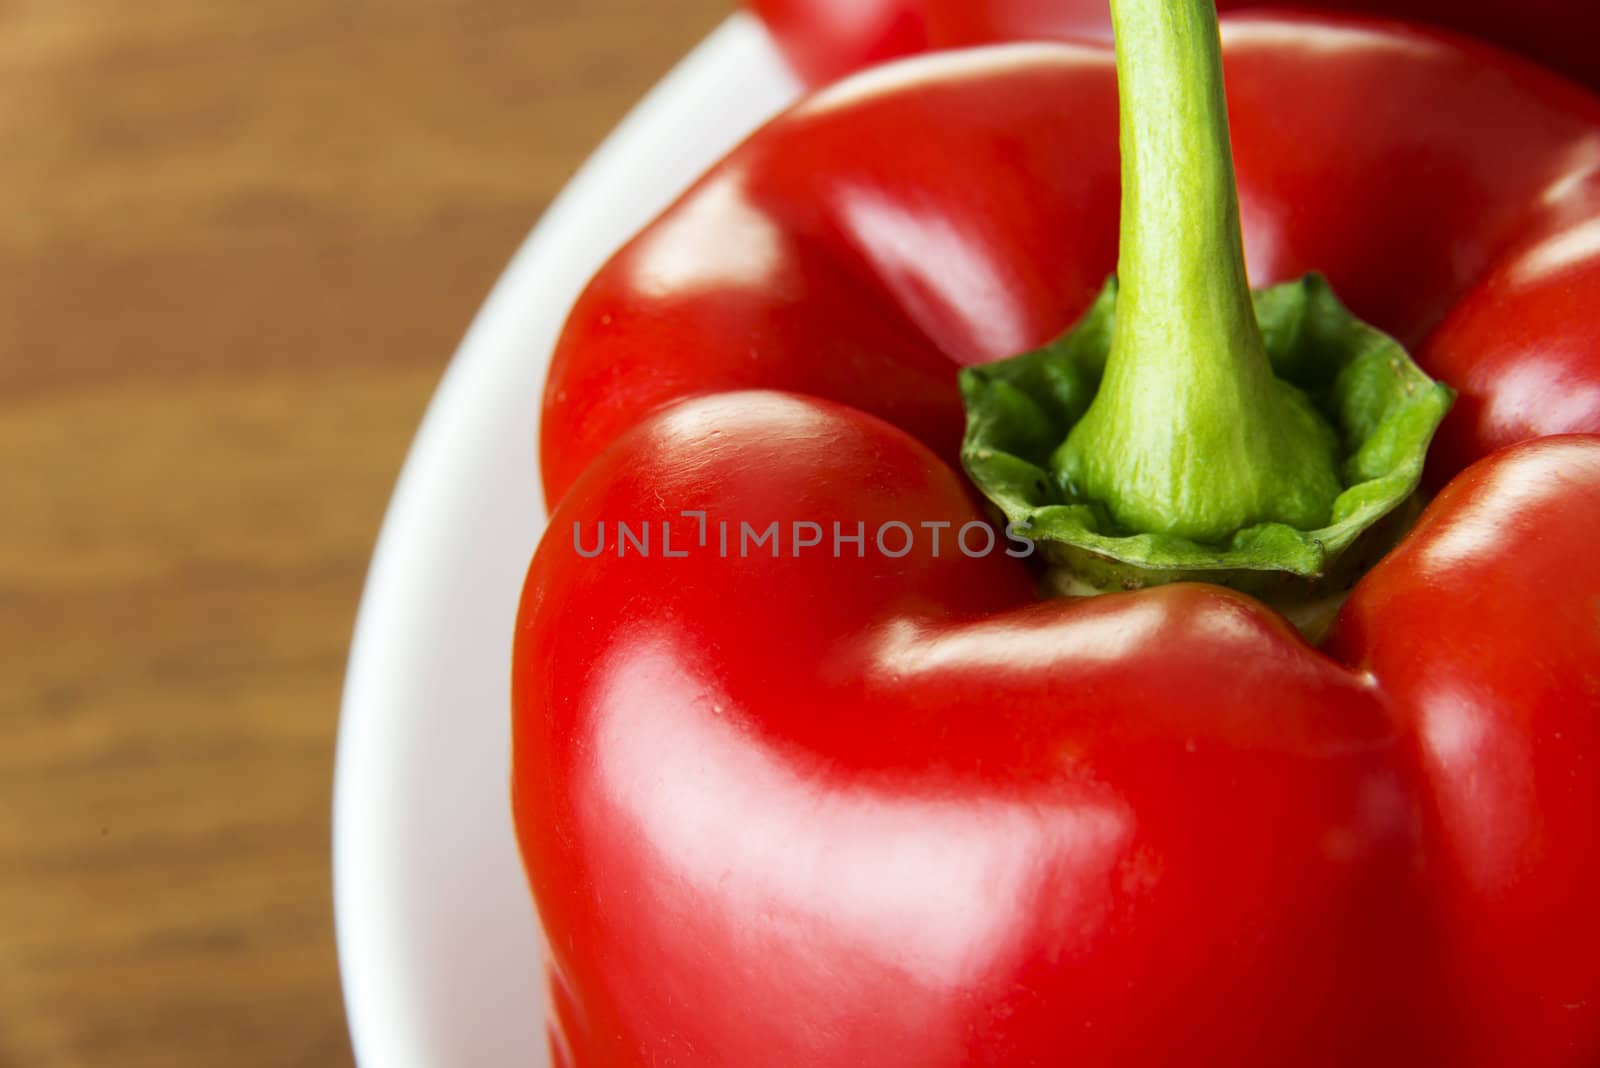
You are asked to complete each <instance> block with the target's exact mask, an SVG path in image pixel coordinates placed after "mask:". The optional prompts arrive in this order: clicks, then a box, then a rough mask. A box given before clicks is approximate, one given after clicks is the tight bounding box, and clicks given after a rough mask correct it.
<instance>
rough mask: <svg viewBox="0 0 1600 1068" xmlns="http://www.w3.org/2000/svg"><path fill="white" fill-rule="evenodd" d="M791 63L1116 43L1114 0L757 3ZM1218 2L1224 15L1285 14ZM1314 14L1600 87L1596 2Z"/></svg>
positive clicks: (1459, 1) (1479, 0) (1369, 7)
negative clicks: (1469, 45) (1491, 48)
mask: <svg viewBox="0 0 1600 1068" xmlns="http://www.w3.org/2000/svg"><path fill="white" fill-rule="evenodd" d="M749 6H750V7H751V8H753V9H754V10H755V12H756V13H757V14H759V15H760V16H761V18H762V20H763V21H765V22H766V24H767V26H768V27H769V28H770V29H771V30H772V33H773V36H774V37H776V38H777V41H778V45H779V47H781V48H782V49H783V53H784V55H785V57H786V58H787V59H788V60H789V63H790V65H791V66H793V67H794V69H795V70H796V71H797V72H798V73H799V74H800V75H801V77H803V78H805V80H806V81H807V82H808V83H810V84H812V85H822V84H825V83H827V82H830V81H833V80H834V79H835V78H838V77H840V76H841V75H845V74H848V73H850V72H851V71H854V70H859V69H860V68H862V67H865V66H870V65H871V64H873V63H878V62H881V61H883V60H886V59H893V58H895V57H898V56H908V55H912V54H913V53H916V52H926V51H928V50H930V49H944V48H962V47H967V46H970V45H978V44H994V43H999V42H1005V41H1028V40H1069V41H1097V42H1101V43H1106V44H1109V43H1110V41H1111V20H1110V18H1109V17H1108V13H1109V8H1108V7H1107V4H1106V0H749ZM1284 6H1285V3H1284V2H1274V0H1218V2H1217V7H1219V8H1220V9H1221V10H1222V11H1223V12H1224V13H1226V12H1229V11H1235V10H1241V9H1249V8H1263V7H1265V8H1282V7H1284ZM1287 6H1292V7H1294V8H1297V9H1301V10H1307V11H1326V12H1351V13H1366V14H1373V15H1384V16H1388V17H1391V18H1397V19H1408V20H1411V21H1415V22H1425V23H1430V24H1432V25H1435V26H1440V27H1443V28H1445V29H1450V30H1455V31H1456V32H1458V33H1467V34H1472V35H1473V36H1476V37H1481V38H1483V39H1484V40H1487V41H1493V42H1495V43H1496V44H1499V45H1500V46H1502V47H1504V48H1509V49H1512V50H1514V51H1517V52H1521V53H1522V54H1523V55H1525V56H1529V57H1531V58H1533V59H1536V60H1538V61H1540V62H1541V63H1544V64H1545V65H1546V66H1549V67H1551V68H1553V69H1555V70H1558V71H1560V72H1562V73H1563V74H1565V75H1566V76H1567V77H1569V78H1573V79H1576V80H1577V81H1579V82H1582V83H1584V84H1585V85H1588V86H1589V87H1590V88H1592V89H1600V57H1597V54H1596V42H1597V41H1600V4H1596V3H1594V0H1288V3H1287Z"/></svg>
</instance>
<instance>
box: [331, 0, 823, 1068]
mask: <svg viewBox="0 0 1600 1068" xmlns="http://www.w3.org/2000/svg"><path fill="white" fill-rule="evenodd" d="M797 94H798V86H797V84H796V82H795V81H794V79H793V78H792V76H791V75H789V74H788V72H787V71H786V70H785V69H784V67H783V65H782V63H781V61H780V60H779V58H778V55H777V52H776V51H775V50H774V48H773V46H772V43H771V41H770V39H769V38H768V37H767V35H766V33H765V31H764V30H763V29H762V28H761V27H760V25H759V24H758V23H757V22H755V21H754V20H753V19H751V18H750V17H749V16H746V15H737V16H734V17H733V18H731V19H729V20H728V21H727V22H726V23H724V24H723V25H722V26H721V27H720V28H719V29H717V30H716V32H714V33H713V34H712V35H711V36H710V37H709V38H707V39H706V40H705V41H704V42H703V43H702V44H701V45H700V46H699V47H698V48H696V49H695V51H694V52H693V53H691V54H690V55H689V56H688V58H686V59H685V60H684V61H683V62H682V63H681V64H679V65H678V67H677V68H676V69H675V70H673V71H672V73H671V74H669V75H668V76H667V77H666V78H665V79H663V80H662V82H661V83H660V84H659V85H658V86H657V87H656V88H655V89H654V90H652V91H651V93H650V94H649V95H648V96H647V97H646V98H645V99H644V101H643V102H642V103H641V104H639V106H638V107H637V108H635V109H634V111H633V112H632V113H631V114H630V115H629V116H628V117H627V119H625V120H624V121H623V123H622V124H621V125H620V126H619V127H618V128H617V129H616V131H615V132H614V133H613V134H612V135H611V136H610V137H609V138H608V139H607V140H606V142H605V143H604V144H603V145H602V146H601V147H600V149H599V150H598V151H597V152H596V153H595V154H594V156H593V157H592V158H591V159H590V160H589V162H588V163H587V164H585V165H584V167H583V169H582V170H580V171H579V172H578V174H577V176H576V177H575V178H573V180H572V182H571V184H570V185H569V186H568V187H567V189H566V190H565V191H564V192H563V193H562V194H561V196H560V197H559V198H558V199H557V200H556V201H555V202H554V203H553V204H552V205H551V206H550V209H549V211H548V212H546V214H545V217H544V219H543V220H542V221H541V222H540V224H539V226H538V227H537V228H536V229H535V230H534V232H533V234H532V235H531V236H530V237H529V238H528V240H527V242H526V244H524V246H523V247H522V249H521V250H520V251H519V252H518V253H517V255H516V257H515V258H514V259H513V260H512V262H511V265H510V266H509V267H508V268H507V270H506V272H505V274H504V275H503V276H502V277H501V279H500V281H499V282H498V284H497V285H496V286H495V288H494V291H493V292H492V293H491V294H490V295H489V299H488V301H487V303H485V304H484V306H483V309H482V310H481V311H480V312H479V314H478V317H477V319H476V321H475V322H474V323H473V324H472V327H471V329H470V330H469V331H468V332H467V335H466V337H465V339H464V340H463V341H462V343H461V348H460V350H459V351H458V352H457V353H456V356H455V359H454V360H453V361H452V362H451V364H450V368H449V370H448V372H447V373H446V374H445V377H444V380H443V381H442V382H441V383H440V386H439V389H438V392H437V393H436V394H435V395H434V398H433V402H432V404H431V405H430V406H429V409H428V413H427V416H426V417H425V418H424V420H423V422H422V427H421V429H420V430H419V431H418V433H417V437H416V441H415V442H414V443H413V444H412V447H411V453H410V456H409V457H408V458H407V460H406V464H405V468H404V470H403V471H402V472H401V475H400V481H399V484H398V486H397V487H396V488H395V493H394V497H393V499H392V500H391V502H390V504H389V512H388V515H387V517H386V518H385V520H384V524H383V531H382V534H381V535H380V537H379V539H378V545H377V549H376V551H375V553H374V555H373V560H372V566H371V570H370V571H369V573H368V575H367V586H366V592H365V594H364V595H363V597H362V601H361V611H360V616H359V618H358V620H357V623H356V631H355V640H354V643H353V645H352V647H351V650H350V664H349V669H348V672H347V675H346V679H345V690H344V707H343V712H342V716H341V720H340V725H339V754H338V770H337V777H336V782H335V790H334V812H333V852H334V865H333V868H334V906H335V915H336V920H337V926H338V942H339V961H340V970H341V973H342V976H343V981H344V995H345V1005H346V1010H347V1012H348V1014H349V1019H350V1032H351V1036H352V1041H353V1043H354V1045H355V1052H356V1059H357V1060H358V1061H359V1062H360V1063H361V1064H362V1065H363V1066H364V1068H411V1066H417V1068H443V1066H450V1068H454V1066H461V1068H487V1066H495V1068H498V1066H503V1065H504V1066H509V1065H519V1066H527V1068H541V1066H544V1065H547V1064H548V1063H549V1062H548V1060H547V1051H546V1043H545V1038H544V1021H543V1012H544V1005H545V991H544V984H543V981H542V977H541V959H540V958H541V954H542V952H543V948H542V944H541V940H540V934H539V930H538V926H537V923H536V920H535V916H534V912H533V905H532V902H531V900H530V899H529V897H528V892H527V887H526V884H525V882H524V879H523V874H522V868H521V864H520V861H519V860H518V857H517V848H516V842H515V839H514V838H513V835H512V828H511V814H510V805H509V799H508V770H509V762H510V722H509V716H510V711H509V708H510V686H509V680H510V662H511V632H512V624H513V619H514V617H515V614H516V607H517V599H518V596H519V594H520V592H521V587H522V579H523V574H524V572H525V570H526V568H527V564H528V559H529V557H530V556H531V555H532V553H533V549H534V546H535V544H536V543H537V541H538V539H539V534H540V532H541V530H542V529H543V527H544V522H545V515H544V509H543V507H542V505H541V497H540V488H539V474H538V464H537V458H536V455H535V449H536V443H537V442H538V438H539V434H538V430H539V426H538V423H539V399H540V390H541V387H542V384H543V380H544V374H545V367H546V365H547V363H548V361H549V358H550V350H551V347H552V346H553V345H554V343H555V340H556V336H557V334H558V332H559V331H560V329H561V325H562V323H563V321H564V320H565V319H566V316H567V312H568V310H569V309H570V308H571V306H572V303H573V301H574V300H575V299H576V298H577V295H578V293H579V291H580V290H581V288H582V286H583V285H584V284H585V283H586V282H587V280H588V279H589V277H590V276H591V275H592V274H593V273H594V271H595V270H596V269H598V268H599V266H600V265H601V263H603V262H604V260H605V259H606V258H607V257H608V256H609V255H610V254H611V253H612V251H614V250H615V249H616V248H617V247H618V246H619V245H621V244H622V242H623V241H625V240H626V239H627V238H628V237H629V236H630V235H631V234H632V233H634V232H635V231H636V230H638V229H639V228H640V227H641V226H643V225H644V224H645V223H646V222H648V221H649V220H650V219H651V218H652V217H653V216H654V215H655V214H656V213H658V212H659V211H660V210H661V209H662V208H663V207H665V206H666V205H667V204H668V203H669V202H670V201H671V200H672V199H673V198H674V197H676V196H677V195H678V194H679V193H680V192H682V190H683V189H684V188H686V187H687V186H688V184H689V183H690V182H691V181H693V179H694V178H695V177H697V176H698V175H699V174H700V173H701V172H702V171H704V170H705V169H706V168H707V167H708V166H710V165H711V164H712V163H713V162H714V161H715V160H716V159H717V158H718V157H720V156H721V155H722V154H724V153H725V152H726V151H727V150H728V149H729V148H731V147H733V145H735V144H736V143H737V142H738V141H740V140H741V139H743V138H744V136H745V135H747V134H748V133H749V132H750V131H751V130H753V129H754V128H755V127H756V126H758V125H759V124H760V123H762V122H763V121H765V120H766V119H768V118H769V117H771V116H772V115H773V114H775V113H776V112H777V111H779V110H780V109H781V108H782V107H784V106H785V105H786V104H788V103H789V102H790V101H792V100H793V99H794V97H795V96H796V95H797Z"/></svg>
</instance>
